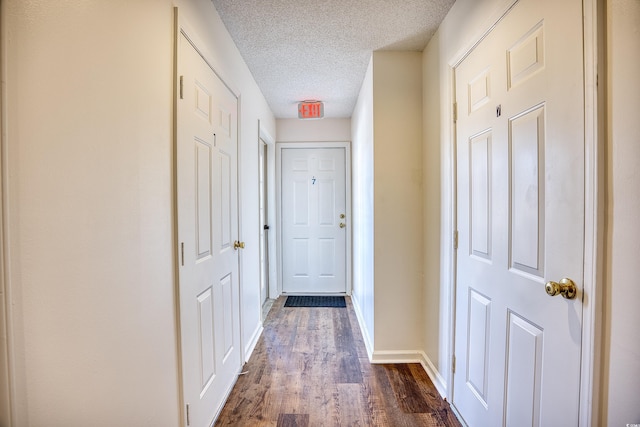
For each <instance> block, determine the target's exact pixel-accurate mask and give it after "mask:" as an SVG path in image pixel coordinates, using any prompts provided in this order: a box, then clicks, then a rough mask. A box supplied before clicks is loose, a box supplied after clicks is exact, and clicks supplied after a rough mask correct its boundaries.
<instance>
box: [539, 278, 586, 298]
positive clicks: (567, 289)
mask: <svg viewBox="0 0 640 427" xmlns="http://www.w3.org/2000/svg"><path fill="white" fill-rule="evenodd" d="M544 290H545V291H547V294H549V295H550V296H552V297H554V296H556V295H558V294H560V295H562V296H563V297H564V298H566V299H574V298H575V297H576V294H577V293H578V289H577V288H576V284H575V283H573V280H571V279H567V278H564V279H562V280H560V283H558V282H547V284H546V285H544Z"/></svg>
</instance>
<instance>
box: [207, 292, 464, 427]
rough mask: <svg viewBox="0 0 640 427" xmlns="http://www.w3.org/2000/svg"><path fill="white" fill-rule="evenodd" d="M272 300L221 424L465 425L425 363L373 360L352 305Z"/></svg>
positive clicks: (218, 422)
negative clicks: (303, 305) (292, 304)
mask: <svg viewBox="0 0 640 427" xmlns="http://www.w3.org/2000/svg"><path fill="white" fill-rule="evenodd" d="M285 301H286V297H280V298H279V299H278V300H276V302H275V303H274V305H273V307H272V309H271V311H270V312H269V315H268V316H267V319H266V321H265V326H264V333H263V334H262V337H261V338H260V340H259V341H258V344H257V347H256V349H255V350H254V352H253V355H252V356H251V359H250V360H249V362H248V363H247V364H246V365H245V366H244V369H243V375H241V376H240V377H239V379H238V382H237V383H236V385H235V387H234V389H233V391H232V392H231V395H230V396H229V399H228V400H227V403H226V405H225V407H224V408H223V410H222V412H221V414H220V416H219V418H218V420H217V422H216V425H217V426H223V425H233V426H300V427H304V426H354V425H359V426H434V427H435V426H459V425H460V424H459V423H458V421H457V420H456V418H455V415H453V413H452V411H451V410H450V408H449V404H448V403H447V402H444V401H443V400H442V399H441V398H440V396H439V394H438V392H437V391H436V389H435V387H434V386H433V384H432V382H431V381H430V380H429V378H428V376H427V375H426V373H425V371H424V370H423V368H422V367H421V366H420V365H419V364H397V365H391V364H389V365H372V364H370V363H369V361H368V358H367V355H366V349H365V346H364V342H363V340H362V337H361V334H360V329H359V327H358V322H357V319H356V316H355V312H354V310H353V305H352V303H351V300H350V299H349V298H347V308H346V309H341V308H284V307H283V306H284V303H285Z"/></svg>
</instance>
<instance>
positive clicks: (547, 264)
mask: <svg viewBox="0 0 640 427" xmlns="http://www.w3.org/2000/svg"><path fill="white" fill-rule="evenodd" d="M581 12H582V9H581V2H580V0H564V1H561V2H558V1H555V0H544V1H543V0H521V1H519V2H518V3H517V4H516V6H515V7H514V8H513V9H511V11H510V12H509V13H508V14H507V15H506V16H505V17H504V19H502V20H501V21H500V22H499V23H498V24H497V26H496V27H495V28H494V29H493V30H492V31H491V32H490V33H489V34H488V36H487V37H486V38H485V39H484V40H483V41H482V42H481V43H480V44H479V45H478V46H477V47H475V48H474V49H473V51H472V52H471V53H470V55H469V56H468V57H467V58H466V59H464V60H463V61H462V63H461V64H460V65H459V66H458V67H457V68H456V69H455V81H456V102H457V112H458V120H457V186H458V194H457V215H458V217H457V227H458V230H459V247H458V251H457V272H456V283H457V285H456V286H457V288H456V322H455V355H456V361H455V373H454V390H453V403H454V405H455V406H456V408H457V409H458V410H459V411H460V413H461V414H462V417H463V418H464V420H465V421H466V422H467V424H469V425H472V426H500V425H506V426H525V425H526V426H576V425H578V409H579V386H580V353H581V334H582V332H581V330H582V293H581V292H580V289H579V288H580V287H581V284H582V279H583V252H584V249H583V229H584V136H583V129H584V125H583V115H584V102H583V92H582V90H583V57H582V14H581ZM563 278H570V279H572V280H573V282H575V284H576V285H577V287H578V292H577V296H576V297H575V298H574V299H565V298H563V297H562V296H554V297H551V296H550V295H548V294H547V292H546V291H545V289H546V288H545V283H547V282H550V281H554V282H559V281H560V279H563ZM549 286H550V287H551V288H550V291H553V289H552V287H553V285H552V284H549ZM567 296H570V295H569V294H567Z"/></svg>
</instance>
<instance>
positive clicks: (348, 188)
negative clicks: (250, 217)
mask: <svg viewBox="0 0 640 427" xmlns="http://www.w3.org/2000/svg"><path fill="white" fill-rule="evenodd" d="M283 148H344V152H345V158H344V162H345V175H346V176H345V186H346V189H345V190H346V191H345V195H346V216H347V224H352V223H353V221H352V218H351V143H350V142H278V143H276V182H277V183H278V185H277V191H276V221H277V224H278V230H279V231H278V233H277V234H276V236H277V239H276V247H277V252H276V254H277V260H276V263H277V269H278V273H277V275H278V278H279V279H280V280H278V282H277V286H278V290H277V292H278V293H277V295H280V294H282V280H281V279H282V263H283V262H284V260H283V257H282V212H281V210H282V208H281V207H280V203H281V202H282V194H281V191H282V149H283ZM352 229H353V227H348V228H347V230H348V231H347V242H346V245H347V247H346V257H347V259H346V267H347V271H346V274H347V277H346V281H347V283H346V294H347V295H351V259H352V257H351V233H352V232H351V230H352Z"/></svg>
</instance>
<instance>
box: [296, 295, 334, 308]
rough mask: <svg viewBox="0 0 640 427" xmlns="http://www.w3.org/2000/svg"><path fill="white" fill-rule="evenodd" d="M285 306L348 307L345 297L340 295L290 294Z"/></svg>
mask: <svg viewBox="0 0 640 427" xmlns="http://www.w3.org/2000/svg"><path fill="white" fill-rule="evenodd" d="M284 306H285V307H346V306H347V303H346V302H345V300H344V297H340V296H317V295H316V296H290V297H287V301H286V302H285V303H284Z"/></svg>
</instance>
